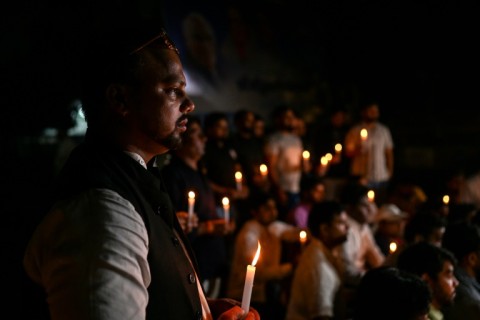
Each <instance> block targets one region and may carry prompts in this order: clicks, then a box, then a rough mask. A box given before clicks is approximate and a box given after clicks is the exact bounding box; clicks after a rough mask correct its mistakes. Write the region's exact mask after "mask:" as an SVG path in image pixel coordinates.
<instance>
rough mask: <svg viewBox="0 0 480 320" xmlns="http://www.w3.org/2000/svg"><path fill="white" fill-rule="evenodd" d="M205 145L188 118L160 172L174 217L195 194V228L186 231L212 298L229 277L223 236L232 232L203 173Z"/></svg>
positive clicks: (197, 126)
mask: <svg viewBox="0 0 480 320" xmlns="http://www.w3.org/2000/svg"><path fill="white" fill-rule="evenodd" d="M206 141H207V139H206V137H205V135H204V134H203V129H202V126H201V122H200V119H199V118H198V117H195V116H189V117H188V122H187V130H186V131H185V133H184V134H183V142H182V145H181V146H180V147H179V148H177V149H176V150H172V151H171V152H170V153H171V155H172V158H171V160H170V162H169V163H168V164H166V165H165V166H164V167H163V168H162V175H163V178H164V180H165V185H166V187H167V191H168V193H169V195H170V197H171V199H172V202H173V205H174V206H175V210H176V211H177V216H178V215H180V214H182V213H183V215H184V213H185V211H186V210H187V209H188V207H189V206H188V197H187V195H188V193H189V192H191V190H194V193H195V199H194V200H195V203H194V207H193V209H194V215H195V216H197V217H198V226H197V227H195V228H193V229H187V230H186V231H187V232H188V238H189V240H190V242H191V243H192V247H193V250H194V251H195V255H196V258H197V262H198V267H199V270H200V272H199V276H200V279H201V280H202V285H203V287H204V289H205V291H206V295H207V297H211V298H215V297H218V296H219V295H220V294H221V293H222V292H221V288H222V286H224V284H223V282H224V280H225V279H226V276H227V274H228V261H227V247H226V240H225V236H226V235H227V234H228V233H230V232H231V230H230V229H229V228H228V226H229V224H227V223H225V220H224V219H223V217H222V216H220V215H219V213H218V212H217V210H216V204H215V196H214V193H213V190H212V188H211V187H210V184H209V183H208V179H207V177H206V176H205V174H204V172H203V170H202V164H201V162H200V159H201V158H202V157H203V155H204V153H205V142H206ZM190 231H191V232H190Z"/></svg>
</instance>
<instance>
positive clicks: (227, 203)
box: [222, 197, 230, 206]
mask: <svg viewBox="0 0 480 320" xmlns="http://www.w3.org/2000/svg"><path fill="white" fill-rule="evenodd" d="M222 204H223V205H224V206H228V205H229V204H230V200H228V198H227V197H223V199H222Z"/></svg>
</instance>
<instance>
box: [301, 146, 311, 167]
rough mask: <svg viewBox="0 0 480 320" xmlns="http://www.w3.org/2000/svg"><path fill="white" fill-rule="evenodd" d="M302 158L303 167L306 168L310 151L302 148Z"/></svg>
mask: <svg viewBox="0 0 480 320" xmlns="http://www.w3.org/2000/svg"><path fill="white" fill-rule="evenodd" d="M302 158H303V167H304V168H308V162H309V161H310V151H308V150H304V151H303V152H302Z"/></svg>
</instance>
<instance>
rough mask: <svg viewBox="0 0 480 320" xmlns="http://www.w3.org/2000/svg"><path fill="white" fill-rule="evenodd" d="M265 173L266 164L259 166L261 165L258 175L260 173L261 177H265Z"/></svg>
mask: <svg viewBox="0 0 480 320" xmlns="http://www.w3.org/2000/svg"><path fill="white" fill-rule="evenodd" d="M267 172H268V168H267V165H266V164H261V165H260V173H261V174H262V175H266V174H267Z"/></svg>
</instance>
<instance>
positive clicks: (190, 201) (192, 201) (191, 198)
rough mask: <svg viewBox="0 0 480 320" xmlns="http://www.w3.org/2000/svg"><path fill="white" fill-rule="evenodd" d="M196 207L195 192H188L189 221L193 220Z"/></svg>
mask: <svg viewBox="0 0 480 320" xmlns="http://www.w3.org/2000/svg"><path fill="white" fill-rule="evenodd" d="M194 205H195V192H193V191H189V192H188V219H191V218H192V215H193V207H194Z"/></svg>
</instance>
